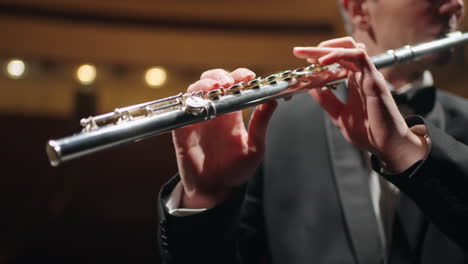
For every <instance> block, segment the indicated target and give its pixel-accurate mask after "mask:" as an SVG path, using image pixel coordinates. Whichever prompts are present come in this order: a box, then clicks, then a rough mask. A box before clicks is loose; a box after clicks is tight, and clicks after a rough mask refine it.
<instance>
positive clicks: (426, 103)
mask: <svg viewBox="0 0 468 264" xmlns="http://www.w3.org/2000/svg"><path fill="white" fill-rule="evenodd" d="M435 92H436V90H435V87H433V86H432V87H426V88H421V89H417V90H416V91H414V92H408V93H403V94H396V93H392V96H393V99H394V100H395V102H396V104H397V105H398V106H406V107H408V108H410V109H411V110H412V111H413V112H414V114H416V115H421V116H425V115H427V114H428V113H429V112H431V110H432V108H434V103H435V97H436V93H435Z"/></svg>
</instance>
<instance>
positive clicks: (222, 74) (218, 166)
mask: <svg viewBox="0 0 468 264" xmlns="http://www.w3.org/2000/svg"><path fill="white" fill-rule="evenodd" d="M254 78H255V73H253V72H252V71H250V70H248V69H243V68H240V69H237V70H235V71H233V72H231V73H228V72H226V71H224V70H221V69H215V70H209V71H206V72H204V73H203V74H202V75H201V79H200V80H199V81H197V82H195V83H193V84H192V85H190V86H189V88H188V89H187V92H189V93H191V92H195V91H200V90H201V91H203V92H204V93H206V92H208V91H211V90H214V89H218V88H221V87H224V88H226V87H229V86H231V85H233V84H235V83H238V82H248V81H251V80H252V79H254ZM276 105H277V102H276V101H272V102H269V103H266V104H263V105H260V106H258V107H257V108H256V109H255V111H254V112H253V114H252V118H251V120H250V123H249V130H248V131H247V130H246V129H245V125H244V121H243V118H242V112H241V111H238V112H234V113H229V114H226V115H223V116H220V117H217V118H215V119H214V120H210V121H206V122H202V123H199V124H194V125H190V126H186V127H182V128H178V129H176V130H174V131H173V133H172V136H173V141H174V146H175V152H176V156H177V163H178V167H179V173H180V176H181V181H182V184H183V187H184V188H183V189H184V194H183V196H182V200H181V207H184V208H211V207H213V206H215V205H216V204H218V203H220V202H222V201H223V200H225V199H226V198H227V197H229V196H230V195H231V194H232V192H233V191H234V190H235V189H236V187H238V186H239V185H242V184H243V183H245V182H246V181H247V180H248V179H249V178H250V177H251V176H252V175H253V174H254V172H255V170H256V168H257V167H258V165H259V163H260V161H261V159H262V158H263V153H264V151H265V134H266V130H267V126H268V122H269V120H270V118H271V116H272V114H273V112H274V110H275V108H276Z"/></svg>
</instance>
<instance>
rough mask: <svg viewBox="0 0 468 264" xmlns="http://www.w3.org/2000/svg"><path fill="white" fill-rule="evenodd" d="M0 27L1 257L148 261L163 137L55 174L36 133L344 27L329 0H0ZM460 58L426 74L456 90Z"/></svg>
mask: <svg viewBox="0 0 468 264" xmlns="http://www.w3.org/2000/svg"><path fill="white" fill-rule="evenodd" d="M462 30H464V31H467V30H468V23H467V20H465V22H464V25H463V27H462ZM0 32H1V36H2V37H1V40H0V67H1V70H0V91H1V93H0V124H1V129H0V138H1V139H2V141H1V151H0V155H1V156H0V164H1V167H0V168H1V171H2V173H1V176H0V263H31V262H36V263H37V262H41V261H47V262H48V263H103V262H104V263H111V262H119V263H137V262H138V263H159V260H158V258H157V247H156V239H155V235H156V233H155V230H156V228H157V216H156V201H157V194H158V190H159V189H160V187H161V185H162V184H163V183H164V182H165V181H166V180H168V179H169V178H170V177H171V176H172V175H173V174H174V173H175V172H176V170H177V169H176V163H175V158H174V154H173V149H172V145H171V138H170V134H166V135H162V136H158V137H154V138H151V139H148V140H145V141H142V142H139V143H135V144H132V145H128V146H124V147H120V148H117V149H113V150H109V151H105V152H101V153H98V154H94V155H91V156H89V157H86V158H83V159H80V160H77V161H72V162H69V163H66V164H64V165H63V166H60V167H58V168H52V167H51V166H50V165H49V164H48V161H47V157H46V154H45V151H44V146H45V143H46V141H47V140H48V139H51V138H59V137H63V136H66V135H70V134H72V133H76V132H78V131H79V130H80V126H79V120H80V118H81V117H86V116H89V115H96V114H101V113H105V112H109V111H113V109H114V108H116V107H123V106H128V105H132V104H136V103H141V102H145V101H150V100H154V99H157V98H162V97H167V96H170V95H175V94H177V93H179V92H183V91H184V90H185V89H186V87H187V86H188V84H190V83H192V82H194V81H196V80H197V79H198V78H199V76H200V74H201V73H202V72H203V71H205V70H207V69H210V68H224V69H227V70H234V69H236V68H237V67H248V68H250V69H252V70H254V71H255V72H257V74H258V75H260V76H267V75H270V74H271V73H274V72H276V71H279V70H286V69H293V68H295V67H299V66H304V62H303V61H301V60H299V59H296V58H294V57H293V56H292V53H291V50H292V47H294V46H305V45H307V46H312V45H316V44H318V43H319V42H320V41H323V40H326V39H330V38H333V37H339V36H343V35H345V33H344V30H343V27H342V23H341V19H340V17H339V15H338V12H337V10H336V6H335V1H311V0H289V1H279V0H270V1H266V0H249V1H217V0H204V1H190V0H178V1H171V2H169V1H163V0H134V1H124V0H106V1H94V0H66V1H65V0H41V1H37V0H0ZM467 55H468V54H467V52H466V48H465V49H464V48H459V49H457V51H456V56H455V58H454V60H453V61H452V62H451V64H449V65H447V66H444V67H443V68H441V69H439V70H437V71H435V72H434V75H435V79H436V83H437V84H438V86H439V87H441V88H443V89H446V90H448V91H451V92H453V93H456V94H459V95H462V96H464V97H468V89H467V88H468V86H467V85H466V83H467V81H468V75H467V74H466V72H467V71H466V66H467Z"/></svg>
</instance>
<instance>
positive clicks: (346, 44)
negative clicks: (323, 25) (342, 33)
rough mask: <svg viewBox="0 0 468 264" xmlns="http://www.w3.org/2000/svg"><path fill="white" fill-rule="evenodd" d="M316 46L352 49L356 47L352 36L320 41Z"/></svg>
mask: <svg viewBox="0 0 468 264" xmlns="http://www.w3.org/2000/svg"><path fill="white" fill-rule="evenodd" d="M317 47H329V48H348V49H352V48H356V47H357V43H356V41H355V40H354V39H353V38H352V37H343V38H337V39H331V40H327V41H324V42H321V43H320V44H319V45H318V46H317Z"/></svg>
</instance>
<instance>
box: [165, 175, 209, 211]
mask: <svg viewBox="0 0 468 264" xmlns="http://www.w3.org/2000/svg"><path fill="white" fill-rule="evenodd" d="M182 192H183V186H182V183H181V182H179V183H177V185H176V186H175V187H174V189H173V190H172V192H171V194H169V196H168V197H167V202H166V207H167V211H168V213H169V214H170V215H173V216H189V215H194V214H198V213H201V212H203V211H206V208H199V209H188V208H179V206H180V200H181V199H182Z"/></svg>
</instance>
